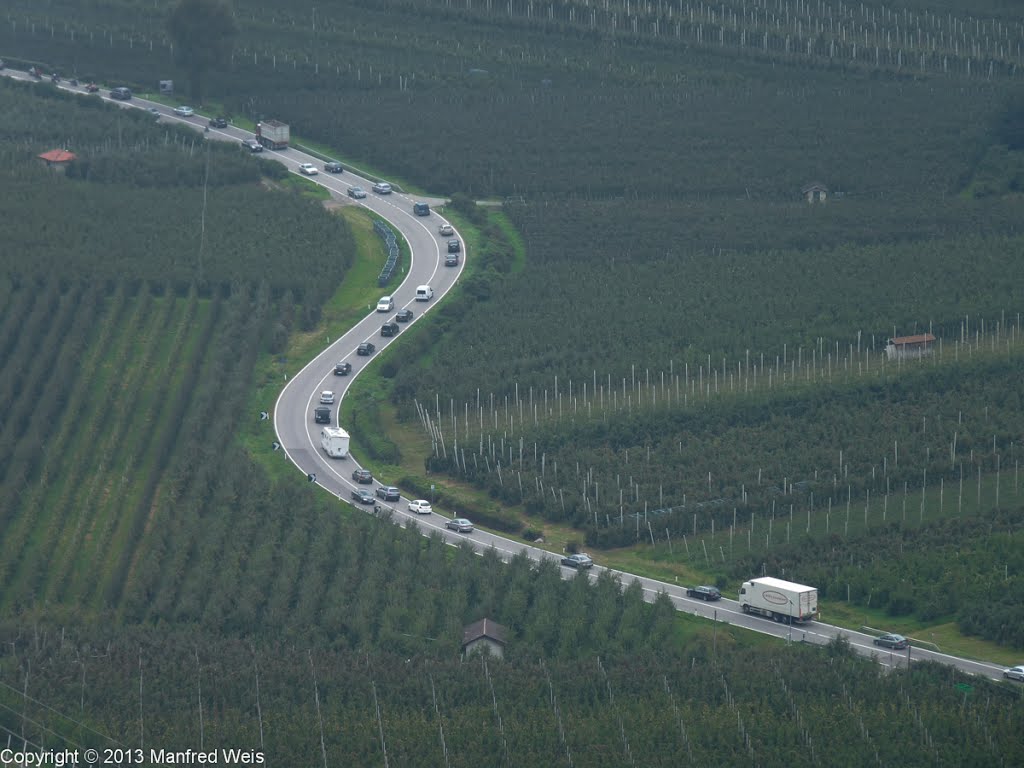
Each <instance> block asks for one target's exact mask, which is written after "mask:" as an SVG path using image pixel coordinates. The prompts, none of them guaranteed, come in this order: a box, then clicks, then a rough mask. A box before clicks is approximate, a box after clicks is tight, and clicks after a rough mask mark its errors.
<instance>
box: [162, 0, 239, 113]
mask: <svg viewBox="0 0 1024 768" xmlns="http://www.w3.org/2000/svg"><path fill="white" fill-rule="evenodd" d="M167 31H168V33H169V34H170V36H171V40H172V41H173V43H174V58H175V61H177V63H178V64H179V65H180V66H182V67H184V68H185V71H186V72H187V73H188V87H189V93H190V94H191V97H192V99H193V101H195V102H196V103H197V104H199V103H202V95H203V76H204V75H205V74H206V73H207V72H208V71H209V70H210V69H212V68H214V67H216V66H219V65H222V64H223V63H224V62H225V61H227V60H228V58H229V55H230V53H231V47H232V45H233V44H234V39H235V35H237V34H238V25H237V24H236V22H235V14H234V12H233V11H232V10H231V6H230V5H229V4H228V1H227V0H178V4H177V5H175V6H174V8H173V9H172V10H171V13H170V16H168V17H167Z"/></svg>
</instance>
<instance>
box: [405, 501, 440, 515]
mask: <svg viewBox="0 0 1024 768" xmlns="http://www.w3.org/2000/svg"><path fill="white" fill-rule="evenodd" d="M409 511H410V512H415V513H416V514H417V515H429V514H430V513H431V512H433V511H434V510H433V509H431V507H430V502H429V501H424V500H423V499H416V500H415V501H410V502H409Z"/></svg>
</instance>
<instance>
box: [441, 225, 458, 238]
mask: <svg viewBox="0 0 1024 768" xmlns="http://www.w3.org/2000/svg"><path fill="white" fill-rule="evenodd" d="M437 233H438V234H439V235H441V236H443V237H450V236H451V235H454V234H455V230H454V229H453V228H452V225H451V224H442V225H441V226H439V227H438V228H437Z"/></svg>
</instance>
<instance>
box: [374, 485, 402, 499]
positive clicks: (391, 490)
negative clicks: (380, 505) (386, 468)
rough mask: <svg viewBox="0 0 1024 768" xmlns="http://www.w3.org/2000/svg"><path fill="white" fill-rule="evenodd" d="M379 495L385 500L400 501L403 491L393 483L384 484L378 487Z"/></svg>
mask: <svg viewBox="0 0 1024 768" xmlns="http://www.w3.org/2000/svg"><path fill="white" fill-rule="evenodd" d="M377 495H378V496H380V497H381V498H382V499H384V501H398V500H399V499H401V498H402V494H401V492H400V491H399V490H398V489H397V488H395V486H393V485H382V486H381V487H380V488H378V489H377Z"/></svg>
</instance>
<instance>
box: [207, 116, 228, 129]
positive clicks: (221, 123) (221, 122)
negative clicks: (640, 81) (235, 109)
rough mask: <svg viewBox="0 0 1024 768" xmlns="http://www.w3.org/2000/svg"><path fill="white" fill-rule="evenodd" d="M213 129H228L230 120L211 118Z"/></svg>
mask: <svg viewBox="0 0 1024 768" xmlns="http://www.w3.org/2000/svg"><path fill="white" fill-rule="evenodd" d="M210 127H211V128H227V127H228V119H227V118H226V117H211V118H210Z"/></svg>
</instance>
